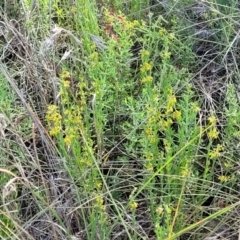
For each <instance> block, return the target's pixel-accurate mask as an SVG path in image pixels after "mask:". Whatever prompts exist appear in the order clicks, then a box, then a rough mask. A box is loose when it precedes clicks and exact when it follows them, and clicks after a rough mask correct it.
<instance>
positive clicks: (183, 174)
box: [181, 168, 191, 177]
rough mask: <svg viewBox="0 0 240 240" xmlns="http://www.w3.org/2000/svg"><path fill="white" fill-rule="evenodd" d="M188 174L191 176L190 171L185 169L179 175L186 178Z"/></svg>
mask: <svg viewBox="0 0 240 240" xmlns="http://www.w3.org/2000/svg"><path fill="white" fill-rule="evenodd" d="M190 174H191V171H190V170H189V169H187V168H183V169H182V170H181V175H182V176H184V177H188V176H190Z"/></svg>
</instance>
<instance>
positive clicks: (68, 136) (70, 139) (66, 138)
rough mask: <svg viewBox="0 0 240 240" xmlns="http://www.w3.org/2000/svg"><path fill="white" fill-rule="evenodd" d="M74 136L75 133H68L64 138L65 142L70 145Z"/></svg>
mask: <svg viewBox="0 0 240 240" xmlns="http://www.w3.org/2000/svg"><path fill="white" fill-rule="evenodd" d="M73 138H74V135H73V134H70V135H67V136H66V137H65V138H64V143H65V144H66V145H67V146H69V145H70V144H71V143H72V140H73Z"/></svg>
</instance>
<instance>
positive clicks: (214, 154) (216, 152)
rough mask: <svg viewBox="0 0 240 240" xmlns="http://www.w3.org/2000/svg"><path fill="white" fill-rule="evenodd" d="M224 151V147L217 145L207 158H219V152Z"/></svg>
mask: <svg viewBox="0 0 240 240" xmlns="http://www.w3.org/2000/svg"><path fill="white" fill-rule="evenodd" d="M223 150H224V147H223V146H222V145H220V144H218V145H217V147H216V148H214V149H213V150H212V151H210V152H209V157H210V158H211V159H216V158H218V157H220V156H221V153H220V152H221V151H223Z"/></svg>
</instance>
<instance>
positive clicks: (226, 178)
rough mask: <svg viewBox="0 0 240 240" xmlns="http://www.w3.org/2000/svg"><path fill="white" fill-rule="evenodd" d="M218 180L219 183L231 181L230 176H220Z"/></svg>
mask: <svg viewBox="0 0 240 240" xmlns="http://www.w3.org/2000/svg"><path fill="white" fill-rule="evenodd" d="M218 180H219V181H220V182H228V181H229V180H231V177H230V176H224V175H221V176H219V177H218Z"/></svg>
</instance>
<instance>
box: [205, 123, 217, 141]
mask: <svg viewBox="0 0 240 240" xmlns="http://www.w3.org/2000/svg"><path fill="white" fill-rule="evenodd" d="M207 135H208V137H209V138H210V139H217V138H218V135H219V131H218V130H217V128H216V127H215V126H214V127H213V128H211V129H210V130H209V131H208V132H207Z"/></svg>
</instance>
